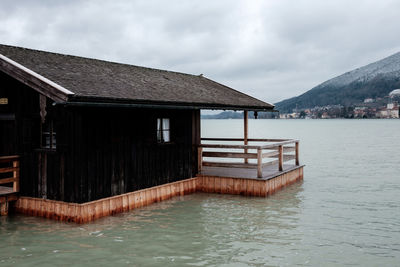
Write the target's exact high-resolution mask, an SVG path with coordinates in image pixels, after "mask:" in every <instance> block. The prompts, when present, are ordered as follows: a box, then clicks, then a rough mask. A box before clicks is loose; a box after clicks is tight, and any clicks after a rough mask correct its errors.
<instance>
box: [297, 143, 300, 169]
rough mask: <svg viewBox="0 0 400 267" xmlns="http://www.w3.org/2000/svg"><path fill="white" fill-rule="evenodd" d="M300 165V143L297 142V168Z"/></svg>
mask: <svg viewBox="0 0 400 267" xmlns="http://www.w3.org/2000/svg"><path fill="white" fill-rule="evenodd" d="M299 165H300V161H299V142H296V166H299Z"/></svg>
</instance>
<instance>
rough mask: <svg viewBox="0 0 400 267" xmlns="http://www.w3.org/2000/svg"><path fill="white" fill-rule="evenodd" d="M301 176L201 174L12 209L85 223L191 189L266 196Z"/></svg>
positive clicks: (24, 202) (23, 202)
mask: <svg viewBox="0 0 400 267" xmlns="http://www.w3.org/2000/svg"><path fill="white" fill-rule="evenodd" d="M302 179H303V167H300V168H298V169H295V170H292V171H289V172H287V173H285V174H282V175H280V176H277V177H275V178H273V179H270V180H258V179H241V178H229V177H212V176H201V177H196V178H190V179H186V180H183V181H177V182H173V183H168V184H165V185H160V186H155V187H151V188H147V189H142V190H138V191H135V192H131V193H126V194H122V195H118V196H113V197H108V198H103V199H99V200H95V201H91V202H87V203H83V204H78V203H68V202H63V201H55V200H48V199H41V198H31V197H20V198H19V199H18V200H17V201H16V203H15V206H14V209H15V211H17V212H19V213H23V214H27V215H32V216H39V217H45V218H49V219H54V220H59V221H67V222H76V223H87V222H91V221H94V220H96V219H99V218H101V217H104V216H109V215H114V214H117V213H121V212H126V211H129V210H134V209H137V208H140V207H144V206H147V205H150V204H152V203H155V202H161V201H163V200H167V199H170V198H172V197H174V196H183V195H186V194H191V193H195V192H206V193H219V194H235V195H246V196H258V197H266V196H268V195H271V194H273V193H274V192H276V191H277V190H280V189H282V188H283V187H284V186H288V185H289V184H292V183H294V182H296V181H299V180H302Z"/></svg>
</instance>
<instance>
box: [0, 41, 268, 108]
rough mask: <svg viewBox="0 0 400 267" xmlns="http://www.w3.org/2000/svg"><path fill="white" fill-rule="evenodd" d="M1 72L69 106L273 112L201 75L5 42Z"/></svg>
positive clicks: (0, 48) (0, 49)
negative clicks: (109, 105)
mask: <svg viewBox="0 0 400 267" xmlns="http://www.w3.org/2000/svg"><path fill="white" fill-rule="evenodd" d="M0 71H3V72H5V73H7V74H9V75H10V76H13V77H14V78H16V79H18V80H20V81H21V82H24V83H26V84H27V85H29V86H31V87H32V88H34V89H36V90H38V91H39V92H41V93H47V95H48V96H50V97H51V98H52V99H53V100H54V101H56V102H59V103H65V104H77V103H87V104H90V103H92V104H94V103H97V104H114V105H130V106H169V107H181V108H210V109H239V110H254V111H268V110H272V109H273V107H274V106H273V105H271V104H268V103H266V102H263V101H261V100H258V99H256V98H253V97H251V96H249V95H246V94H244V93H241V92H238V91H236V90H234V89H232V88H230V87H227V86H225V85H222V84H220V83H217V82H214V81H212V80H210V79H207V78H205V77H203V76H202V75H199V76H197V75H190V74H185V73H179V72H172V71H165V70H158V69H151V68H145V67H139V66H133V65H127V64H120V63H114V62H108V61H103V60H97V59H90V58H83V57H77V56H70V55H63V54H57V53H50V52H44V51H38V50H32V49H27V48H21V47H15V46H8V45H1V44H0Z"/></svg>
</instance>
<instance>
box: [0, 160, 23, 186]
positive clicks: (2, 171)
mask: <svg viewBox="0 0 400 267" xmlns="http://www.w3.org/2000/svg"><path fill="white" fill-rule="evenodd" d="M11 183H12V184H13V186H12V192H19V156H3V157H0V185H3V184H11Z"/></svg>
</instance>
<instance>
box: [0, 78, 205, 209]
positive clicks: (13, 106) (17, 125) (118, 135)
mask: <svg viewBox="0 0 400 267" xmlns="http://www.w3.org/2000/svg"><path fill="white" fill-rule="evenodd" d="M0 84H1V87H0V98H7V99H8V104H7V105H0V109H1V110H0V128H1V131H0V132H1V133H0V141H1V148H0V156H7V155H20V160H21V180H20V195H21V196H28V197H35V198H46V199H52V200H58V201H65V202H74V203H84V202H89V201H94V200H97V199H101V198H106V197H111V196H115V195H120V194H124V193H127V192H132V191H137V190H141V189H144V188H149V187H154V186H157V185H161V184H166V183H171V182H174V181H178V180H184V179H188V178H191V177H194V176H195V174H196V173H197V152H196V149H197V147H196V145H197V144H199V142H200V112H199V110H173V109H131V108H130V109H128V108H111V107H109V108H95V107H68V106H67V107H65V106H63V105H53V102H52V101H51V100H50V99H47V104H46V112H47V115H46V120H53V121H54V128H55V132H56V149H43V148H40V139H41V116H40V107H39V93H37V92H36V91H34V90H33V89H32V88H30V87H28V86H26V85H24V84H22V83H20V82H19V81H17V80H15V79H13V78H11V77H10V76H8V75H6V74H4V73H3V72H0ZM157 118H170V123H171V126H170V127H171V142H170V143H163V144H160V143H157V136H156V134H157V124H156V122H157Z"/></svg>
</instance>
